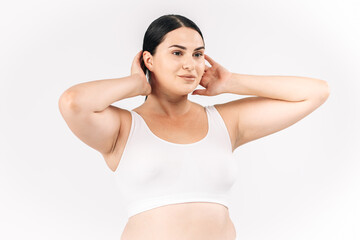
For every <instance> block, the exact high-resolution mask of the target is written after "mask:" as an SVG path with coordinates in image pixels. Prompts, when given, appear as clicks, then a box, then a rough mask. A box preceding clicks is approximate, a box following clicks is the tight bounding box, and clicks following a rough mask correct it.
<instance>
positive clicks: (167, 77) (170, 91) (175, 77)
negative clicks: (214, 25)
mask: <svg viewBox="0 0 360 240" xmlns="http://www.w3.org/2000/svg"><path fill="white" fill-rule="evenodd" d="M174 44H177V45H181V46H184V47H186V50H184V49H181V48H178V47H171V48H169V47H170V46H171V45H174ZM201 46H204V42H203V40H202V38H201V36H200V34H199V33H198V32H197V31H195V30H193V29H191V28H187V27H181V28H178V29H175V30H173V31H171V32H169V33H167V34H166V36H165V39H164V41H163V42H162V43H161V44H159V45H158V47H157V49H156V53H155V54H154V55H151V54H150V52H148V51H144V52H143V53H142V54H143V59H144V63H145V66H146V67H147V68H148V69H149V70H150V74H151V93H150V94H149V95H148V98H147V100H146V101H145V103H144V104H143V107H144V108H147V109H151V111H152V112H153V113H156V114H158V115H162V116H165V117H167V118H168V119H176V118H178V117H179V116H183V115H186V113H188V112H189V111H190V109H191V107H192V104H191V102H190V101H189V100H188V94H190V93H192V92H193V91H194V90H195V89H196V87H197V86H198V85H199V84H200V85H202V86H203V87H208V89H207V94H208V95H209V96H210V95H216V94H218V93H220V92H221V90H220V89H221V86H222V84H223V82H224V80H223V79H225V78H227V77H229V76H230V74H231V73H230V72H228V71H227V70H226V69H225V68H223V67H221V66H220V65H218V66H216V67H217V69H215V68H214V69H211V68H210V67H209V66H206V65H205V60H208V61H209V62H210V63H211V62H213V63H215V62H214V61H212V59H211V58H209V57H208V56H207V55H205V53H204V52H205V49H200V50H196V51H195V50H194V49H195V48H198V47H201ZM219 70H220V71H219ZM207 71H209V72H208V73H207ZM184 74H193V75H195V76H196V78H195V81H186V80H185V79H183V78H181V77H179V75H184ZM212 75H213V76H212ZM219 76H220V79H219V78H218V77H219ZM215 78H216V80H217V81H214V80H215ZM215 82H216V83H215ZM213 83H215V84H213ZM195 93H196V94H203V95H206V93H205V92H204V91H203V90H196V91H195Z"/></svg>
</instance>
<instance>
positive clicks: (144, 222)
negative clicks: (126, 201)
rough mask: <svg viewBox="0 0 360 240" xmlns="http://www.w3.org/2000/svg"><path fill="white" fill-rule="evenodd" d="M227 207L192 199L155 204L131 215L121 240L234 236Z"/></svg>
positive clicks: (231, 238)
mask: <svg viewBox="0 0 360 240" xmlns="http://www.w3.org/2000/svg"><path fill="white" fill-rule="evenodd" d="M235 238H236V231H235V227H234V224H233V223H232V221H231V219H230V216H229V211H228V208H227V207H225V206H224V205H221V204H218V203H208V202H192V203H181V204H170V205H165V206H161V207H158V208H154V209H151V210H148V211H145V212H142V213H139V214H136V215H134V216H132V217H130V218H129V220H128V222H127V224H126V226H125V228H124V231H123V233H122V235H121V240H144V239H146V240H169V239H172V240H183V239H189V240H191V239H196V240H220V239H221V240H234V239H235Z"/></svg>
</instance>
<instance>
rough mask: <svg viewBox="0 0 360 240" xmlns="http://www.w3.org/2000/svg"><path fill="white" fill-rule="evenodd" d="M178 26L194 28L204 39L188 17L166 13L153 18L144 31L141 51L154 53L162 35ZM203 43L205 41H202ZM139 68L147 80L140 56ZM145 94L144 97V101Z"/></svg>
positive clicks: (146, 70)
mask: <svg viewBox="0 0 360 240" xmlns="http://www.w3.org/2000/svg"><path fill="white" fill-rule="evenodd" d="M180 27H188V28H192V29H194V30H196V31H197V32H198V33H199V34H200V36H201V38H202V39H203V41H204V37H203V35H202V33H201V31H200V29H199V27H198V26H197V25H196V24H195V23H194V22H193V21H191V20H190V19H188V18H186V17H184V16H181V15H177V14H167V15H163V16H161V17H159V18H157V19H155V20H154V21H153V22H152V23H151V24H150V25H149V27H148V29H147V30H146V32H145V36H144V41H143V47H142V51H143V52H144V51H148V52H150V53H151V55H154V54H155V52H156V48H157V46H158V45H159V44H160V43H162V42H163V41H164V36H165V35H166V34H167V33H168V32H171V31H173V30H175V29H178V28H180ZM204 44H205V43H204ZM140 62H141V68H142V69H143V71H144V73H145V75H146V76H147V79H148V82H150V81H151V79H150V71H149V69H147V67H146V66H145V64H144V60H143V58H142V55H141V58H140ZM146 99H147V96H146V97H145V101H146Z"/></svg>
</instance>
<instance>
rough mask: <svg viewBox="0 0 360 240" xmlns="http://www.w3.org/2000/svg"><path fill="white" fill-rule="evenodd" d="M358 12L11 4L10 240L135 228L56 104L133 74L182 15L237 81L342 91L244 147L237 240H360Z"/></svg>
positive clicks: (288, 6) (6, 107) (283, 3)
mask: <svg viewBox="0 0 360 240" xmlns="http://www.w3.org/2000/svg"><path fill="white" fill-rule="evenodd" d="M359 12H360V4H359V3H358V2H357V1H355V0H353V1H351V0H341V1H340V0H332V1H329V0H327V1H325V0H317V1H316V0H298V1H295V0H291V1H289V0H274V1H266V0H251V1H250V0H248V1H238V0H232V1H226V0H223V1H205V0H198V1H185V0H184V1H180V2H179V1H176V2H174V3H173V2H170V1H165V0H162V1H159V0H152V1H115V0H107V1H94V0H93V1H89V0H87V1H85V0H71V1H45V0H43V1H40V0H33V1H25V0H18V1H2V2H1V3H0V26H1V31H0V34H1V37H0V41H1V44H0V52H1V54H0V61H1V71H0V74H1V75H0V81H1V84H0V116H1V117H0V159H1V161H0V203H1V204H0V238H1V239H7V240H8V239H9V240H10V239H37V240H42V239H46V240H47V239H53V240H57V239H59V240H60V239H61V240H63V239H74V240H75V239H76V240H78V239H87V240H92V239H96V240H98V239H109V240H110V239H114V240H115V239H120V235H121V233H122V231H123V228H124V226H125V224H126V221H127V219H126V217H125V211H124V209H123V208H122V204H121V198H120V196H119V194H118V189H117V185H116V183H115V181H114V175H113V173H112V171H111V170H110V169H109V168H108V167H107V165H106V164H105V161H104V160H103V158H102V156H101V154H100V153H98V152H97V151H96V150H94V149H92V148H90V147H88V146H87V145H86V144H84V143H83V142H81V141H80V140H79V139H78V138H77V137H76V136H75V135H74V134H73V133H72V132H71V131H70V129H69V128H68V126H67V125H66V123H65V121H64V120H63V118H62V117H61V114H60V112H59V109H58V99H59V97H60V95H61V94H62V93H63V91H65V90H66V89H67V88H69V87H70V86H73V85H75V84H78V83H81V82H87V81H92V80H99V79H109V78H116V77H125V76H128V75H129V74H130V67H131V63H132V60H133V58H134V56H135V54H136V53H137V52H138V51H140V50H141V47H142V41H143V37H144V34H145V31H146V29H147V27H148V26H149V24H150V23H151V22H152V21H153V20H155V19H156V18H158V17H160V16H161V15H164V14H169V13H173V14H180V15H184V16H186V17H188V18H190V19H191V20H193V21H194V22H195V23H196V24H197V25H198V26H199V27H200V29H201V31H202V33H203V35H204V39H205V45H206V53H207V54H208V55H209V56H210V57H212V58H213V59H214V60H215V61H217V62H218V63H220V64H221V65H223V66H224V67H226V68H227V69H228V70H229V71H231V72H236V73H242V74H255V75H293V76H305V77H313V78H319V79H323V80H325V81H327V82H328V83H329V85H330V89H331V94H330V97H329V98H328V100H327V101H326V102H325V103H324V104H323V105H322V106H320V107H319V108H318V109H317V110H315V111H314V112H313V113H311V114H310V115H309V116H307V117H305V118H304V119H302V120H301V121H299V122H297V123H295V124H294V125H292V126H290V127H289V128H287V129H284V130H282V131H280V132H277V133H275V134H272V135H269V136H266V137H264V138H261V139H258V140H255V141H253V142H250V143H247V144H245V145H243V146H240V147H239V148H238V149H236V151H235V153H234V154H235V155H236V158H237V159H238V163H239V165H238V167H239V170H240V174H239V179H238V181H237V182H236V183H235V185H234V187H233V189H232V201H231V206H230V209H229V210H230V216H231V218H232V220H233V222H234V224H235V227H236V231H237V236H238V238H239V239H243V240H264V239H266V240H273V239H274V240H275V239H276V240H289V239H291V240H325V239H326V240H335V239H341V240H343V239H346V240H355V239H357V240H358V239H360V206H359V202H360V174H359V173H360V161H359V160H360V151H359V147H360V141H359V134H360V130H359V123H360V121H359V120H360V115H359V109H360V101H359V98H358V94H359V90H360V88H359V85H360V84H359V77H360V72H359V69H360V68H359V63H360V60H359V59H360V47H359V42H360V31H359V24H360V17H359ZM198 88H202V87H201V86H199V87H198ZM243 97H247V96H240V95H234V94H221V95H217V96H213V97H206V96H189V99H190V100H192V101H195V102H198V103H200V104H202V105H204V106H205V105H210V104H215V103H222V102H227V101H230V100H234V99H238V98H243ZM144 98H145V97H144V96H137V97H133V98H130V99H124V100H121V101H119V102H116V103H114V104H113V105H116V106H118V107H121V108H125V109H128V110H130V109H133V108H135V107H137V106H139V105H141V104H142V103H143V102H144Z"/></svg>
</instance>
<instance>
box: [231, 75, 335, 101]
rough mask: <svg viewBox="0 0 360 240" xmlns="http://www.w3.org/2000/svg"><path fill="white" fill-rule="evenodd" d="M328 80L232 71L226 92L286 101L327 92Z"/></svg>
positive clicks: (298, 99) (304, 98)
mask: <svg viewBox="0 0 360 240" xmlns="http://www.w3.org/2000/svg"><path fill="white" fill-rule="evenodd" d="M328 91H329V87H328V84H327V82H326V81H324V80H320V79H314V78H307V77H296V76H262V75H247V74H238V73H232V75H231V78H230V79H229V80H228V82H227V85H226V92H227V93H233V94H240V95H256V96H259V97H267V98H273V99H280V100H286V101H302V100H306V99H309V98H313V97H322V95H325V94H327V92H328Z"/></svg>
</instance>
